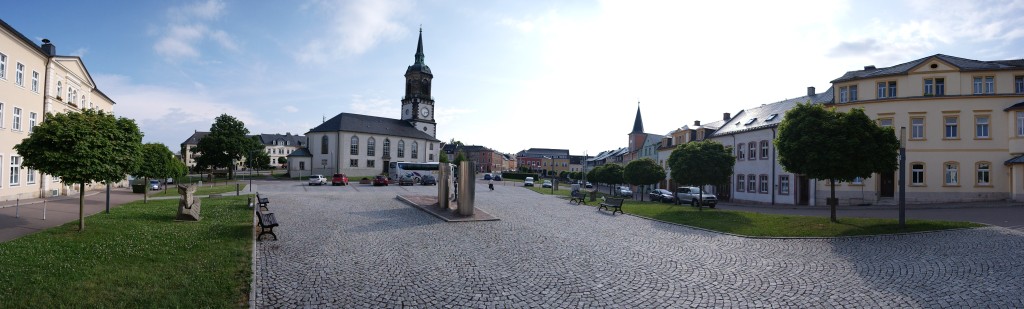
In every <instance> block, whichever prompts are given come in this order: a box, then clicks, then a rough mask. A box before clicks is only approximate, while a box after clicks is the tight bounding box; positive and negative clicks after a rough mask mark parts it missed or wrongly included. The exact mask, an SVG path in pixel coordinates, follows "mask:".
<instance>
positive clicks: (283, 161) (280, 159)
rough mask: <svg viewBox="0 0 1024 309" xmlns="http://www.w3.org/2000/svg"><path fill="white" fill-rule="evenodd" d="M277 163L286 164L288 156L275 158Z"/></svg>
mask: <svg viewBox="0 0 1024 309" xmlns="http://www.w3.org/2000/svg"><path fill="white" fill-rule="evenodd" d="M277 164H288V158H286V157H280V158H277Z"/></svg>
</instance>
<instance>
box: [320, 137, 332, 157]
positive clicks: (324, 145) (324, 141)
mask: <svg viewBox="0 0 1024 309" xmlns="http://www.w3.org/2000/svg"><path fill="white" fill-rule="evenodd" d="M328 148H330V147H327V135H324V137H323V138H321V139H320V153H321V154H327V149H328Z"/></svg>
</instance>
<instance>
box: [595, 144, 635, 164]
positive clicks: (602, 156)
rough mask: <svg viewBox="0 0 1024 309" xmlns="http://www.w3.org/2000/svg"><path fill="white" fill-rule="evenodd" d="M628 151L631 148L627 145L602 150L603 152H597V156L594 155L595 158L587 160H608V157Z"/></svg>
mask: <svg viewBox="0 0 1024 309" xmlns="http://www.w3.org/2000/svg"><path fill="white" fill-rule="evenodd" d="M628 151H629V149H628V148H626V147H623V148H619V149H615V150H605V151H602V152H601V153H599V154H597V156H594V157H593V158H590V159H589V160H587V161H601V160H606V159H608V158H611V157H615V156H621V155H624V154H626V152H628Z"/></svg>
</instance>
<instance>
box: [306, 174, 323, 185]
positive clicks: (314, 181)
mask: <svg viewBox="0 0 1024 309" xmlns="http://www.w3.org/2000/svg"><path fill="white" fill-rule="evenodd" d="M324 184H327V178H324V175H313V176H309V185H310V186H322V185H324Z"/></svg>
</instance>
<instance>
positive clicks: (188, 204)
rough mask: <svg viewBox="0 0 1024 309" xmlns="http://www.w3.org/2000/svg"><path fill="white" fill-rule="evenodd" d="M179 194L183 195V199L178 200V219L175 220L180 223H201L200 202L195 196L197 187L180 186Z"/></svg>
mask: <svg viewBox="0 0 1024 309" xmlns="http://www.w3.org/2000/svg"><path fill="white" fill-rule="evenodd" d="M178 194H181V198H180V199H178V217H177V218H175V220H178V221H199V219H201V218H200V217H199V208H200V204H201V203H200V200H199V198H197V197H196V196H195V194H196V186H195V185H186V184H180V185H178Z"/></svg>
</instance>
